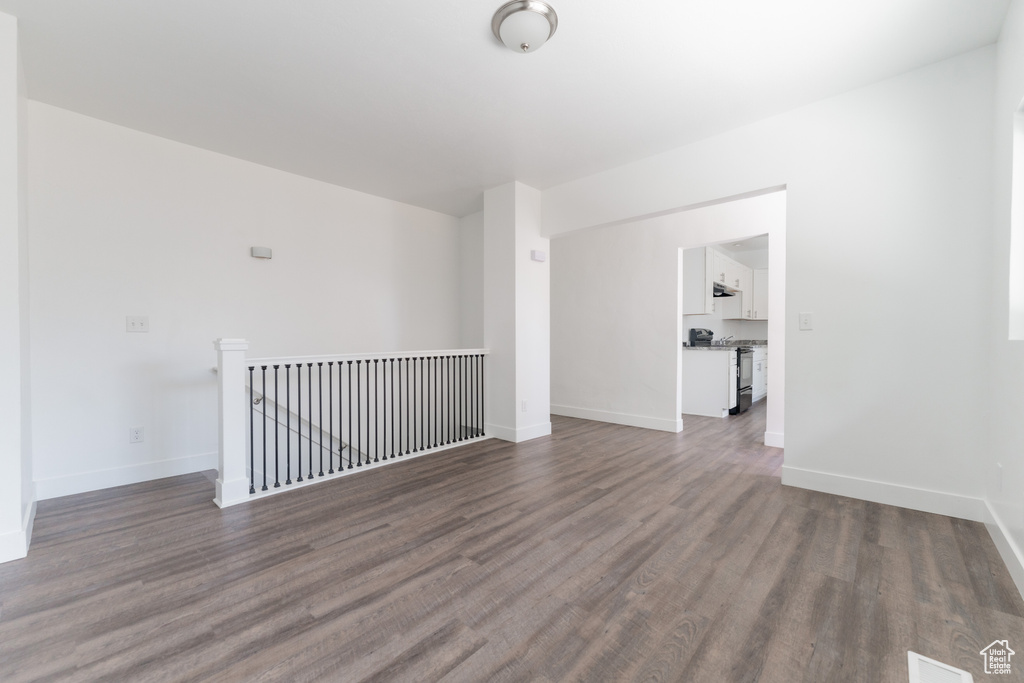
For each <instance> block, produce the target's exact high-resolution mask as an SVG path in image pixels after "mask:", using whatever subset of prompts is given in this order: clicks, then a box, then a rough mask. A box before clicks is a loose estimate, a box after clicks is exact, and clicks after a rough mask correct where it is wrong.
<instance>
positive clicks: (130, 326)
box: [125, 315, 149, 332]
mask: <svg viewBox="0 0 1024 683" xmlns="http://www.w3.org/2000/svg"><path fill="white" fill-rule="evenodd" d="M125 327H126V328H127V330H128V331H129V332H149V316H146V315H129V316H127V317H126V318H125Z"/></svg>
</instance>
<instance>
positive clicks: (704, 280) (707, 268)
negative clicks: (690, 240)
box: [683, 247, 717, 315]
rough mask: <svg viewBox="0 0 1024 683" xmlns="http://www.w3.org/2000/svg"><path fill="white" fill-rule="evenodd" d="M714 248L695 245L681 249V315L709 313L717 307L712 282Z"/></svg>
mask: <svg viewBox="0 0 1024 683" xmlns="http://www.w3.org/2000/svg"><path fill="white" fill-rule="evenodd" d="M716 253H717V252H715V250H714V249H709V248H707V247H697V248H696V249H686V250H684V251H683V315H709V314H714V313H715V312H716V309H717V302H716V301H715V291H714V286H713V284H712V279H713V277H714V269H715V254H716Z"/></svg>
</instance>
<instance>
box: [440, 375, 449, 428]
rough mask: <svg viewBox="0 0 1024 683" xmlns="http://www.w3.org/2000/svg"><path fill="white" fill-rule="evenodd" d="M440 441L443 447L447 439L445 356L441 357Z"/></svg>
mask: <svg viewBox="0 0 1024 683" xmlns="http://www.w3.org/2000/svg"><path fill="white" fill-rule="evenodd" d="M440 370H441V441H440V445H442V446H444V445H445V439H447V437H448V380H447V377H448V362H447V356H441V368H440Z"/></svg>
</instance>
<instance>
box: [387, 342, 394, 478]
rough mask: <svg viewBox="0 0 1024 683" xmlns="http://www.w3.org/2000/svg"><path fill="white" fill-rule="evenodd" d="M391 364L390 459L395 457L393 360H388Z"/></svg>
mask: <svg viewBox="0 0 1024 683" xmlns="http://www.w3.org/2000/svg"><path fill="white" fill-rule="evenodd" d="M388 363H390V364H391V380H390V381H391V457H392V459H393V458H394V457H395V359H394V358H388Z"/></svg>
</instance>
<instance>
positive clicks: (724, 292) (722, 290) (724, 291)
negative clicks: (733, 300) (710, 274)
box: [713, 282, 739, 297]
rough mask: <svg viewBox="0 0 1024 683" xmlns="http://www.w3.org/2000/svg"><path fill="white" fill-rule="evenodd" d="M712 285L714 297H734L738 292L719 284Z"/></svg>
mask: <svg viewBox="0 0 1024 683" xmlns="http://www.w3.org/2000/svg"><path fill="white" fill-rule="evenodd" d="M713 284H714V289H715V294H714V295H715V296H716V297H718V296H736V293H737V292H738V291H739V290H736V289H733V288H732V287H726V286H725V285H723V284H722V283H720V282H715V283H713Z"/></svg>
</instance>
